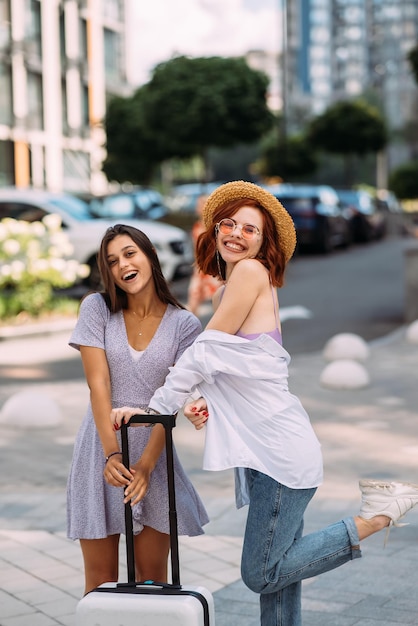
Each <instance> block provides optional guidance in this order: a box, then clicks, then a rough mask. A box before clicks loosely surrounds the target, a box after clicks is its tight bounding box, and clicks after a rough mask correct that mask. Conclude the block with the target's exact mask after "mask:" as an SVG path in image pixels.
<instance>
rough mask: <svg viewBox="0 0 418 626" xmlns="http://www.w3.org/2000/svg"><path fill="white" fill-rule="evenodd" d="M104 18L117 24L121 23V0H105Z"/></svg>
mask: <svg viewBox="0 0 418 626" xmlns="http://www.w3.org/2000/svg"><path fill="white" fill-rule="evenodd" d="M103 16H104V17H105V18H107V19H110V20H112V21H115V22H120V21H121V3H120V0H103Z"/></svg>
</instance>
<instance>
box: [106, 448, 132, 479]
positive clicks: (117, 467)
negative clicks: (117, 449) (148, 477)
mask: <svg viewBox="0 0 418 626" xmlns="http://www.w3.org/2000/svg"><path fill="white" fill-rule="evenodd" d="M134 474H135V470H134V469H130V470H128V469H127V468H126V467H125V466H124V464H123V463H122V455H119V454H115V455H114V456H112V457H110V459H109V460H108V461H107V463H106V465H105V468H104V470H103V476H104V479H105V481H106V482H107V483H108V484H109V485H112V486H113V487H125V486H126V485H129V484H130V482H131V481H132V480H133V478H134Z"/></svg>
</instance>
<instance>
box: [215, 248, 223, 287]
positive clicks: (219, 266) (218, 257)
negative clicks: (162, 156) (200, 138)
mask: <svg viewBox="0 0 418 626" xmlns="http://www.w3.org/2000/svg"><path fill="white" fill-rule="evenodd" d="M216 263H217V265H218V273H219V278H220V279H221V280H224V277H223V276H222V270H221V262H220V256H219V250H216Z"/></svg>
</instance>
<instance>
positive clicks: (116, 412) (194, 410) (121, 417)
mask: <svg viewBox="0 0 418 626" xmlns="http://www.w3.org/2000/svg"><path fill="white" fill-rule="evenodd" d="M183 412H184V415H185V416H186V417H187V419H188V420H189V421H190V422H191V423H192V424H193V426H194V427H195V428H196V430H200V429H201V428H203V426H204V425H205V424H206V422H207V420H208V417H209V413H208V410H207V404H206V400H205V399H204V398H199V399H198V400H194V401H193V402H190V403H189V404H186V405H185V407H184V408H183ZM133 415H147V413H146V412H145V411H144V410H143V409H138V408H134V407H130V406H124V407H121V408H119V409H112V411H111V413H110V421H111V422H112V424H113V428H114V429H115V430H119V428H120V427H121V426H122V424H127V423H128V422H129V420H130V419H131V417H132V416H133ZM133 425H134V426H149V424H133Z"/></svg>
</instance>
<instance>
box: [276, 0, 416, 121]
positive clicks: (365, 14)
mask: <svg viewBox="0 0 418 626" xmlns="http://www.w3.org/2000/svg"><path fill="white" fill-rule="evenodd" d="M286 4H287V24H288V37H287V72H286V74H287V98H288V100H289V101H291V102H293V103H295V104H297V103H302V104H305V105H309V107H310V110H311V111H312V112H313V113H315V114H317V113H320V112H322V111H323V110H324V109H325V108H326V107H327V106H328V105H329V104H331V103H332V102H334V101H336V100H340V99H343V98H347V97H348V98H349V97H355V96H359V95H361V94H363V93H365V92H368V91H369V92H373V94H374V97H375V98H376V101H377V102H379V103H380V104H381V106H382V108H383V110H384V112H385V115H386V118H387V120H388V122H389V125H390V127H391V128H394V129H397V128H401V127H403V126H404V125H405V123H406V122H407V121H408V120H411V119H413V118H414V117H416V111H417V104H418V100H417V86H416V83H415V81H414V79H413V76H412V73H411V68H410V66H409V63H408V61H407V54H408V52H409V50H411V48H413V47H414V46H415V45H416V44H417V42H418V1H417V0H396V2H394V0H288V1H287V3H286Z"/></svg>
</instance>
